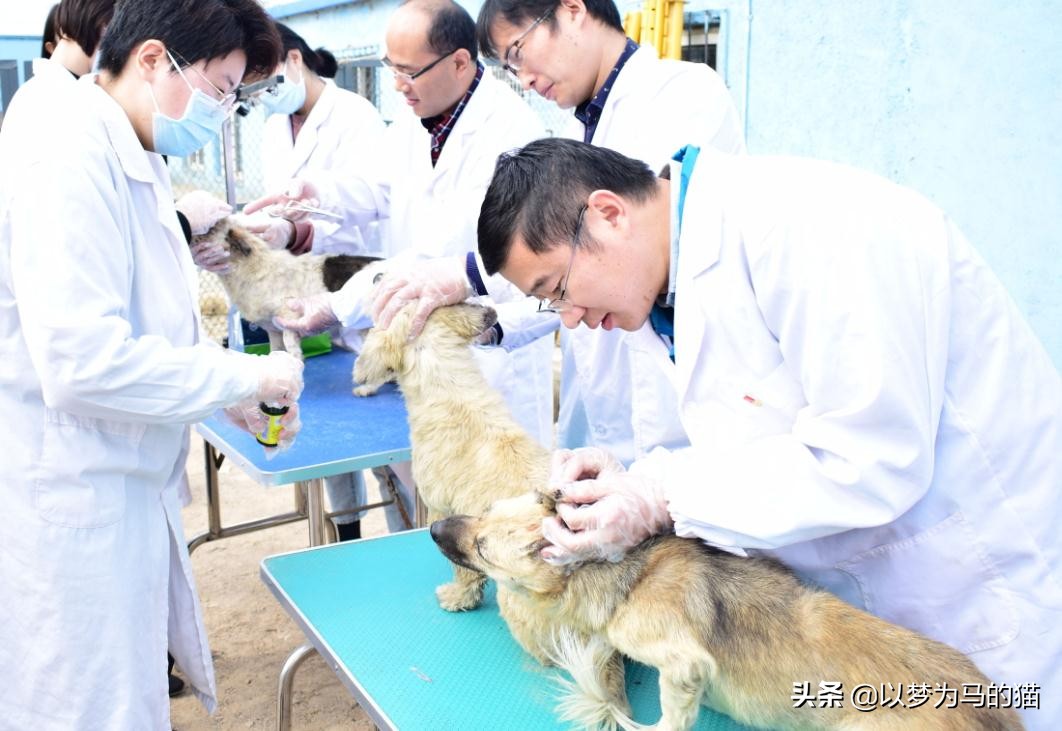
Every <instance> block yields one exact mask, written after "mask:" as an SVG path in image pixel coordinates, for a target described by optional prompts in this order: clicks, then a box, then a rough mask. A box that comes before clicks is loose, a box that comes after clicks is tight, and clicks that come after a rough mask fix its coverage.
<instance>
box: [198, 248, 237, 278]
mask: <svg viewBox="0 0 1062 731" xmlns="http://www.w3.org/2000/svg"><path fill="white" fill-rule="evenodd" d="M188 251H189V252H191V254H192V261H194V262H195V263H196V266H198V267H201V268H203V269H206V270H207V271H208V272H214V273H215V274H228V273H229V272H231V271H232V264H230V263H229V250H228V249H226V248H225V247H224V246H222V245H221V244H220V243H219V242H217V241H200V242H198V243H194V244H192V245H191V247H190V248H189V249H188Z"/></svg>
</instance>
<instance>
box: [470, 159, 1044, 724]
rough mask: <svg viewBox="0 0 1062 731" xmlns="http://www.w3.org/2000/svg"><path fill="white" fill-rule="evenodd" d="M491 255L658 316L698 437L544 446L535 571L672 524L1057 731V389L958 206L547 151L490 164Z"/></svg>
mask: <svg viewBox="0 0 1062 731" xmlns="http://www.w3.org/2000/svg"><path fill="white" fill-rule="evenodd" d="M479 248H480V254H481V255H482V257H483V263H484V266H485V267H486V269H487V271H488V272H490V273H494V272H500V273H501V274H502V276H504V277H505V278H506V279H508V280H509V281H511V282H513V283H514V284H515V285H516V286H517V287H519V288H520V290H521V291H523V292H526V293H527V294H529V295H532V296H535V297H539V298H541V299H542V301H543V303H544V306H546V307H549V308H550V309H553V310H554V311H557V312H559V313H560V317H561V319H562V320H563V322H564V325H565V326H566V327H569V328H571V327H575V326H576V325H578V324H580V323H582V324H584V325H586V326H588V327H590V328H604V329H606V330H614V329H622V330H625V331H628V332H634V331H636V330H638V329H639V328H641V327H643V326H644V325H645V324H646V323H649V324H650V326H651V327H652V328H653V330H654V331H655V332H656V333H657V336H658V337H659V338H660V339H661V340H662V341H664V342H666V343H668V345H669V349H670V351H671V357H672V358H673V359H674V363H675V367H676V379H675V384H676V389H677V392H678V394H679V404H680V418H681V420H682V424H683V426H684V428H685V430H686V433H687V434H689V437H690V445H689V446H686V447H681V448H675V449H666V448H663V447H660V448H657V449H656V450H654V451H653V452H652V453H650V454H648V455H646V456H645V457H642V458H640V459H638V460H637V461H635V462H634V463H633V465H632V466H631V467H630V469H629V470H625V469H624V468H623V466H622V465H621V464H620V463H619V461H618V460H617V459H616V457H615V456H614V455H611V454H609V453H608V452H607V451H605V450H602V449H600V448H593V447H591V448H584V449H581V450H576V451H574V452H563V451H562V452H559V453H558V454H557V455H555V465H556V467H557V470H556V472H555V482H554V483H553V485H552V487H553V488H554V489H556V491H557V496H558V507H557V516H556V517H553V518H547V519H546V520H545V522H544V523H543V534H544V536H545V538H546V539H547V540H548V541H550V543H551V545H549V546H547V547H544V548H543V549H542V551H541V555H542V556H543V557H544V558H546V559H547V560H549V561H552V562H555V563H558V564H571V563H578V562H581V561H597V560H611V561H616V560H620V558H621V557H622V556H623V555H624V554H625V552H626V551H627V550H628V549H629V548H631V547H632V546H635V545H637V544H638V543H640V542H641V541H643V540H645V539H646V538H648V537H650V536H653V535H657V534H661V533H669V532H672V531H674V532H675V533H677V534H678V535H680V536H685V537H690V538H697V539H700V540H702V541H704V542H706V543H708V544H710V545H713V546H716V547H718V548H720V549H722V550H726V551H731V552H734V553H744V552H754V553H757V554H763V555H767V556H771V557H774V558H777V559H778V560H780V561H782V562H783V563H785V564H787V565H788V566H790V567H792V568H793V569H794V570H796V571H797V572H798V573H799V574H800V575H801V576H802V577H803V578H804V579H806V580H808V581H809V582H811V583H813V584H817V585H819V586H822V587H824V588H826V589H828V590H829V591H831V592H833V593H834V594H836V595H837V596H839V597H840V598H842V599H844V600H845V601H848V602H849V603H851V604H853V605H855V606H857V607H860V608H862V609H865V610H867V611H869V612H871V613H873V614H876V615H877V616H879V617H882V618H883V619H886V620H889V621H891V622H895V623H897V624H900V625H903V626H905V627H909V628H911V629H914V630H917V631H919V632H922V633H923V634H926V635H928V636H929V637H932V638H933V639H936V640H939V641H941V642H945V643H947V644H948V645H951V646H952V647H954V648H956V649H957V650H959V651H961V652H963V653H965V654H967V655H969V656H970V658H971V659H972V660H973V661H974V662H975V663H976V664H977V666H978V667H979V668H980V669H981V670H982V671H983V672H984V673H985V674H986V675H987V676H988V677H989V678H990V679H992V680H993V681H994V682H995V683H996V684H1001V685H1003V686H1005V688H1004V689H1003V695H1002V696H1001V698H1003V700H1001V701H1000V702H1012V703H1014V704H1015V705H1014V706H1013V707H1016V708H1020V709H1021V712H1022V714H1023V720H1024V722H1025V724H1026V726H1027V728H1029V729H1031V730H1035V729H1041V730H1043V731H1049V730H1053V729H1057V728H1059V725H1060V723H1062V697H1060V696H1059V695H1058V694H1057V693H1056V692H1055V691H1057V689H1059V688H1060V687H1062V662H1060V660H1062V532H1059V530H1058V524H1059V520H1060V518H1062V502H1060V501H1059V495H1058V488H1059V485H1062V459H1060V458H1059V455H1062V378H1060V377H1059V373H1058V371H1057V370H1056V369H1055V367H1054V365H1053V364H1052V363H1051V360H1050V358H1049V356H1048V355H1047V352H1046V350H1045V349H1044V347H1043V346H1042V345H1041V344H1040V342H1039V341H1038V340H1037V338H1036V336H1035V335H1034V334H1033V332H1032V330H1031V329H1030V328H1029V326H1028V324H1027V323H1026V322H1025V321H1024V319H1023V318H1022V316H1021V314H1020V313H1019V312H1018V309H1017V307H1016V306H1015V304H1014V302H1013V300H1012V299H1011V298H1010V296H1009V295H1008V294H1007V292H1006V291H1005V289H1004V288H1003V285H1002V283H1001V282H1000V281H999V280H998V279H997V278H996V276H995V275H994V274H993V273H992V271H991V270H990V269H989V268H988V266H987V265H986V264H985V262H984V260H983V259H982V258H981V257H980V256H979V255H978V254H977V252H976V251H975V250H974V249H973V247H972V246H971V245H970V244H969V242H967V241H966V239H965V238H964V237H963V235H962V232H961V231H959V229H958V227H957V226H956V225H955V223H954V222H952V221H951V220H950V219H949V218H948V217H947V215H946V214H945V213H944V212H942V211H941V210H940V209H939V208H937V207H936V206H934V205H933V204H931V203H930V202H929V201H927V200H926V199H925V198H923V197H922V196H920V195H919V194H917V193H916V192H914V191H912V190H910V189H907V188H903V187H901V186H899V185H896V184H894V183H891V182H889V181H887V180H884V179H882V178H880V177H878V176H876V175H872V174H870V173H867V172H864V171H861V170H856V169H853V168H849V167H846V166H843V165H837V164H834V163H828V162H822V161H818V160H806V159H799V158H788V157H766V156H764V157H753V156H744V155H723V154H720V153H717V152H715V151H713V150H710V149H707V148H706V149H703V150H698V149H697V148H695V147H687V148H684V150H683V151H682V152H680V154H678V155H676V159H675V160H674V161H673V162H671V163H670V164H669V166H668V168H667V169H666V174H665V175H663V176H660V177H658V176H657V175H655V174H654V173H653V171H652V170H650V169H649V168H648V167H647V166H646V165H645V164H644V163H642V162H640V161H636V160H633V159H631V158H629V157H625V156H623V155H620V154H618V153H616V152H613V151H611V150H606V149H602V148H598V147H594V146H590V145H585V144H583V143H581V142H576V141H571V140H557V139H554V140H542V141H539V142H536V143H532V144H530V145H528V146H527V147H525V148H524V149H523V150H521V151H518V152H515V153H513V154H511V155H508V156H505V157H503V158H502V159H501V160H500V161H499V163H498V169H497V172H496V173H495V176H494V180H493V182H492V183H491V187H490V189H489V190H488V191H487V195H486V197H485V199H484V202H483V211H482V214H481V216H480V222H479ZM910 682H913V683H918V682H928V683H932V682H934V681H933V680H932V679H928V678H927V679H925V681H916V680H914V679H911V680H910ZM849 690H850V689H849ZM997 690H1000V689H999V688H997ZM960 692H962V693H963V695H964V696H965V695H966V692H967V691H966V690H965V689H964V690H962V691H960ZM974 692H975V693H977V692H982V693H984V694H985V695H986V696H988V695H989V694H990V693H991V689H989V688H982V689H980V691H976V690H975V691H974ZM1008 699H1009V700H1008ZM941 712H942V713H946V712H947V710H946V709H943V708H942V709H941Z"/></svg>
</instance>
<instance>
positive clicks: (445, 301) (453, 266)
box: [372, 256, 473, 340]
mask: <svg viewBox="0 0 1062 731" xmlns="http://www.w3.org/2000/svg"><path fill="white" fill-rule="evenodd" d="M472 294H473V291H472V286H471V285H470V284H469V282H468V275H467V274H465V257H463V256H462V257H444V258H439V259H418V260H416V261H413V262H409V263H408V268H407V269H405V270H400V271H395V270H394V269H391V270H390V271H389V272H388V273H387V275H386V276H385V277H384V278H383V279H382V280H381V281H380V283H379V284H377V285H376V289H375V290H374V292H373V294H372V321H373V324H374V325H375V326H376V327H378V328H380V329H381V330H386V329H387V328H388V327H389V326H390V325H391V320H393V319H394V317H395V315H397V314H398V313H399V312H400V311H401V310H402V308H403V307H405V306H406V305H407V304H409V303H410V302H416V303H417V308H416V312H414V314H413V320H412V322H411V324H410V328H409V339H410V340H413V339H414V338H415V337H417V335H419V334H420V331H421V330H423V329H424V323H425V322H427V321H428V316H429V315H430V314H431V313H432V312H434V311H435V310H437V309H438V308H440V307H444V306H446V305H455V304H457V303H458V302H464V301H465V300H466V299H468V298H469V297H471V296H472Z"/></svg>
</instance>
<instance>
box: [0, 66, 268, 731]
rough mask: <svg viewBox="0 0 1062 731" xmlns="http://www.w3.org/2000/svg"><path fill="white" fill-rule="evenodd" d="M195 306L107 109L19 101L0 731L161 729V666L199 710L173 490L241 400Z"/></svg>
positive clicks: (2, 288) (154, 188) (11, 161)
mask: <svg viewBox="0 0 1062 731" xmlns="http://www.w3.org/2000/svg"><path fill="white" fill-rule="evenodd" d="M55 78H60V77H58V76H56V77H55ZM196 292H197V276H196V269H195V265H194V264H193V263H192V260H191V257H190V256H189V253H188V247H187V244H186V243H185V240H184V236H183V234H182V232H181V228H180V225H179V224H178V221H177V216H176V213H175V210H174V206H173V197H172V192H171V189H170V184H169V177H168V175H167V172H166V167H165V165H164V163H163V160H162V158H161V157H159V156H158V155H155V154H153V153H147V152H145V151H144V149H143V147H141V145H140V143H139V142H138V141H137V138H136V136H135V135H134V133H133V130H132V127H131V125H130V124H129V121H128V119H127V117H126V115H125V113H124V112H123V111H122V110H121V108H120V107H119V106H118V105H117V103H115V102H114V100H113V99H111V97H110V96H108V95H107V94H106V93H105V92H104V91H103V90H102V89H100V88H99V87H98V86H96V84H95V83H94V78H93V77H88V78H85V79H82V80H81V82H80V83H77V84H68V83H65V82H64V83H63V84H62V85H61V86H60V85H59V84H58V83H52V82H51V81H46V80H45V78H44V77H41V78H39V79H38V78H35V79H32V80H31V81H30V82H28V83H27V84H25V85H24V86H23V87H22V88H21V89H20V90H19V92H18V93H17V94H16V96H15V98H14V100H13V101H12V103H11V106H10V109H9V113H8V115H7V118H6V119H5V121H4V127H3V130H2V131H0V351H2V352H3V353H4V357H3V358H2V359H0V411H2V413H3V414H4V418H5V422H6V423H7V424H8V430H7V437H6V444H5V458H4V469H3V471H2V472H0V494H2V495H3V501H4V520H5V523H6V525H7V528H6V529H5V530H3V531H0V587H3V588H2V590H0V591H2V592H3V595H4V596H5V597H6V599H5V600H4V602H3V603H4V607H5V610H4V621H3V622H0V688H3V692H2V693H0V719H3V721H2V722H0V725H3V726H5V727H10V728H21V729H29V728H32V729H38V730H40V731H44V730H45V729H64V730H65V729H71V728H100V729H104V728H106V729H134V728H135V729H169V728H170V724H169V699H168V697H167V679H166V665H165V658H166V650H167V647H168V648H169V650H170V651H171V652H172V653H173V655H174V657H175V658H176V659H177V662H178V664H179V665H180V667H181V669H182V670H183V672H184V674H185V676H186V677H187V678H188V680H189V681H190V683H191V684H192V686H193V687H194V689H195V691H196V692H197V694H198V695H199V696H200V698H201V699H202V700H203V701H204V703H205V704H206V706H207V707H208V709H213V707H214V705H215V701H214V695H215V683H214V672H213V666H212V663H211V658H210V652H209V649H208V647H207V641H206V635H205V632H204V628H203V624H202V619H201V613H200V609H199V604H198V600H197V598H196V595H195V589H194V582H193V579H192V571H191V566H190V564H189V560H188V552H187V549H186V546H185V539H184V531H183V528H182V525H181V513H180V503H179V499H178V486H179V484H180V483H181V482H182V480H183V479H184V462H185V458H186V455H187V449H188V427H187V426H186V425H187V424H189V423H192V422H195V421H197V420H200V419H202V418H204V417H206V416H207V415H209V414H211V413H212V412H213V411H214V410H215V409H217V408H218V407H219V406H223V405H227V404H229V403H231V402H233V401H236V400H238V399H241V398H247V397H249V396H251V395H253V394H254V392H255V390H256V388H257V383H256V382H255V380H256V379H255V377H254V375H253V373H254V369H251V368H248V367H247V363H246V362H245V359H246V358H250V357H253V356H247V355H243V354H230V353H227V352H226V351H224V350H222V349H220V348H217V347H216V346H213V347H212V346H208V345H206V344H197V342H198V338H199V331H198V315H197V313H198V307H197V303H196Z"/></svg>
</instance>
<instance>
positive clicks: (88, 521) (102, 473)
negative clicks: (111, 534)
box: [35, 410, 146, 528]
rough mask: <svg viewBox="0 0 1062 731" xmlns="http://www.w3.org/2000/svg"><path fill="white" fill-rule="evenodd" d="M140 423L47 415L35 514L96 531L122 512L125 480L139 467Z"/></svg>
mask: <svg viewBox="0 0 1062 731" xmlns="http://www.w3.org/2000/svg"><path fill="white" fill-rule="evenodd" d="M145 428H146V427H145V425H144V424H128V423H121V422H108V421H104V420H102V419H91V418H81V417H77V416H72V415H70V414H65V413H62V412H56V411H50V410H49V411H48V412H47V414H46V418H45V424H44V435H43V441H42V444H41V458H40V463H39V465H38V470H37V479H36V484H35V502H36V506H37V511H38V513H39V514H40V516H41V517H42V518H43V519H44V520H47V521H48V522H50V523H55V524H56V525H62V526H66V527H69V528H100V527H103V526H107V525H111V524H113V523H116V522H118V521H119V520H120V519H121V518H122V516H123V515H124V513H125V502H126V496H125V490H126V481H127V476H128V475H129V474H130V473H132V472H133V471H135V470H136V469H137V467H138V464H139V461H140V457H139V451H140V450H139V448H140V443H141V440H142V438H143V436H144V431H145Z"/></svg>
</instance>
